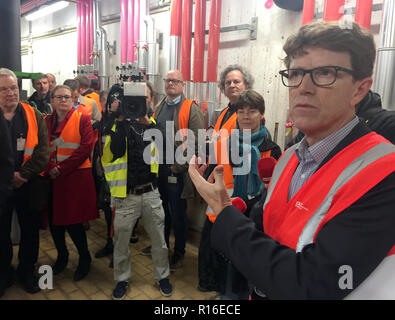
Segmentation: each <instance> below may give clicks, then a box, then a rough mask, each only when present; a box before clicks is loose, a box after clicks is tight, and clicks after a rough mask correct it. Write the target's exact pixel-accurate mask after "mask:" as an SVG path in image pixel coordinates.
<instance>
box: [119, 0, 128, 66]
mask: <svg viewBox="0 0 395 320" xmlns="http://www.w3.org/2000/svg"><path fill="white" fill-rule="evenodd" d="M127 14H128V6H127V0H121V64H123V65H124V64H126V62H127V52H128V51H127V50H128V48H127V39H128V29H127V28H128V19H127Z"/></svg>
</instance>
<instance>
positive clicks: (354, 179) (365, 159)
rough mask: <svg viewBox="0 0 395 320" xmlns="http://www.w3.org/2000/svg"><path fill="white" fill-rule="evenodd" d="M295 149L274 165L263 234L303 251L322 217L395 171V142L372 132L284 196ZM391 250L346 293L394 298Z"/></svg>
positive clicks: (394, 250)
mask: <svg viewBox="0 0 395 320" xmlns="http://www.w3.org/2000/svg"><path fill="white" fill-rule="evenodd" d="M295 149H296V145H295V146H293V147H291V148H289V149H288V150H286V151H285V152H284V154H283V155H282V156H281V158H280V160H279V162H278V163H277V165H276V167H275V169H274V172H273V177H272V179H271V181H270V185H269V190H268V193H267V197H266V201H265V204H264V215H263V226H264V230H265V234H267V235H268V236H270V237H271V238H273V239H274V240H276V241H278V242H279V243H281V244H282V245H285V246H288V247H289V248H292V249H294V250H295V251H296V252H301V251H302V249H303V248H304V247H305V246H306V245H308V244H311V243H314V242H315V239H316V237H317V234H318V233H319V232H320V231H321V229H322V228H323V227H324V226H325V224H326V223H328V222H329V221H330V220H331V219H332V218H333V217H335V216H336V215H337V214H339V213H341V212H342V211H343V210H345V209H346V208H348V207H350V206H351V205H352V204H353V203H355V202H356V201H357V200H358V199H360V198H361V197H362V196H363V195H364V194H366V192H368V191H369V190H370V189H371V188H373V187H374V186H375V185H377V184H378V183H379V182H380V181H382V180H383V179H384V178H385V177H387V176H388V175H389V174H391V173H392V172H394V171H395V167H394V162H395V146H394V145H392V144H391V143H390V142H389V141H387V140H386V139H385V138H383V137H382V136H379V135H377V134H376V133H374V132H372V133H369V134H367V135H365V136H363V137H361V138H359V139H358V140H356V141H354V142H353V143H352V144H350V145H349V146H347V147H346V148H345V149H343V150H342V151H341V152H339V153H338V154H336V155H335V156H334V157H333V158H332V159H330V160H329V161H328V162H327V163H325V164H324V165H323V166H322V167H321V168H320V169H319V170H317V171H316V172H315V173H314V174H313V175H312V176H311V177H310V178H309V179H308V180H307V181H306V183H305V184H304V185H303V186H302V187H301V188H300V189H299V191H298V192H297V193H296V194H295V195H294V196H293V197H292V198H291V199H290V200H289V201H288V189H289V186H290V183H291V180H292V176H293V174H294V172H295V170H296V168H297V166H298V164H299V161H298V159H297V157H296V155H295V153H294V150H295ZM372 210H374V209H372ZM394 253H395V246H394V247H393V248H392V250H391V251H390V252H389V256H387V257H386V258H385V259H384V260H383V261H382V262H381V263H380V265H379V266H378V267H377V268H376V269H375V271H374V272H373V273H372V274H371V275H370V276H369V277H368V278H367V279H365V281H364V282H362V284H361V285H360V286H358V288H356V289H355V290H354V291H353V292H352V293H351V294H350V295H349V296H347V297H346V298H351V299H372V298H373V299H388V298H391V299H394V298H395V278H394V277H393V276H392V274H393V270H395V255H393V254H394ZM389 270H390V272H391V276H390V275H389V273H388V272H389Z"/></svg>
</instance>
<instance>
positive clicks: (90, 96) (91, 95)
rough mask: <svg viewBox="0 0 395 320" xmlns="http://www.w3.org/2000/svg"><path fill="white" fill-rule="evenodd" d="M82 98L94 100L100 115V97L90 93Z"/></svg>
mask: <svg viewBox="0 0 395 320" xmlns="http://www.w3.org/2000/svg"><path fill="white" fill-rule="evenodd" d="M84 97H88V98H89V99H92V100H95V101H96V103H97V106H98V107H99V110H100V113H102V111H103V110H102V107H101V104H100V96H99V95H98V94H97V93H96V92H91V93H88V94H87V95H85V96H84Z"/></svg>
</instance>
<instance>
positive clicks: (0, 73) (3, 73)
mask: <svg viewBox="0 0 395 320" xmlns="http://www.w3.org/2000/svg"><path fill="white" fill-rule="evenodd" d="M0 77H13V78H14V79H15V81H16V82H18V78H17V77H16V75H15V73H14V72H13V71H11V70H10V69H7V68H0Z"/></svg>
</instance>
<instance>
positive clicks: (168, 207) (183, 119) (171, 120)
mask: <svg viewBox="0 0 395 320" xmlns="http://www.w3.org/2000/svg"><path fill="white" fill-rule="evenodd" d="M164 84H165V92H166V97H165V98H164V99H163V100H162V101H161V102H160V103H159V105H158V107H157V108H156V109H155V111H154V118H155V120H156V122H157V124H158V127H159V129H160V130H161V131H162V133H163V144H164V148H163V151H164V154H163V162H164V163H163V164H160V166H159V179H158V188H159V192H160V195H161V199H162V205H163V209H164V211H165V240H166V243H167V246H168V248H169V249H170V247H169V236H170V230H171V227H173V232H174V238H175V244H174V253H173V256H172V258H171V261H170V269H171V270H172V271H174V270H176V269H177V268H180V267H182V264H183V259H184V255H185V245H186V241H187V233H188V221H187V202H186V199H188V198H193V197H194V196H195V191H194V188H193V185H192V182H191V180H190V178H189V175H188V162H186V163H179V162H178V161H177V160H178V159H177V157H176V156H175V155H176V150H177V148H179V147H180V146H181V145H182V147H183V148H184V146H185V145H186V144H184V142H185V141H184V142H182V141H178V140H179V139H177V137H176V134H177V133H179V132H180V133H181V136H182V138H183V139H185V140H186V139H187V134H186V130H187V129H189V130H191V132H192V133H193V135H194V137H195V153H197V142H198V141H197V140H198V130H199V129H203V128H204V119H203V113H202V111H201V110H200V108H199V107H198V106H197V105H196V104H195V103H194V102H193V101H192V100H188V99H185V97H184V94H183V90H184V86H185V84H184V79H183V75H182V73H181V72H180V71H178V70H171V71H169V72H168V73H167V74H166V77H165V78H164ZM168 128H169V129H170V130H168ZM172 130H174V131H172ZM168 131H172V132H168ZM184 151H185V152H186V151H187V150H185V149H184ZM185 152H184V153H185Z"/></svg>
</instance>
